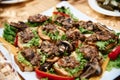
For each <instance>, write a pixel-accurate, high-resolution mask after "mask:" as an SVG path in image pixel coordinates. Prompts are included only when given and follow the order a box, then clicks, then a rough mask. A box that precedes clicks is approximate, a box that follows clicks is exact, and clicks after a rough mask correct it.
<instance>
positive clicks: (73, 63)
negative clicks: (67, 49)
mask: <svg viewBox="0 0 120 80" xmlns="http://www.w3.org/2000/svg"><path fill="white" fill-rule="evenodd" d="M57 63H58V65H59V66H61V67H69V68H75V67H77V66H79V65H80V64H79V61H77V60H76V59H75V57H73V56H67V57H63V58H61V59H60V60H58V62H57Z"/></svg>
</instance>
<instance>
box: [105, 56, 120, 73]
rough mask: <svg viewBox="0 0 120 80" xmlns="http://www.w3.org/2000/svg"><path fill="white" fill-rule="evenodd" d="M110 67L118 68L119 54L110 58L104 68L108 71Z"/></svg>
mask: <svg viewBox="0 0 120 80" xmlns="http://www.w3.org/2000/svg"><path fill="white" fill-rule="evenodd" d="M112 68H120V55H118V56H117V58H116V59H115V60H110V62H109V63H108V65H107V69H106V70H108V71H110V70H111V69H112Z"/></svg>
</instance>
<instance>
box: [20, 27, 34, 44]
mask: <svg viewBox="0 0 120 80" xmlns="http://www.w3.org/2000/svg"><path fill="white" fill-rule="evenodd" d="M20 37H21V39H22V41H23V43H27V42H29V40H31V39H32V38H33V37H34V34H33V32H32V30H31V29H30V28H26V29H25V30H24V31H21V32H20Z"/></svg>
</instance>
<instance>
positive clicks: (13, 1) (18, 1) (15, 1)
mask: <svg viewBox="0 0 120 80" xmlns="http://www.w3.org/2000/svg"><path fill="white" fill-rule="evenodd" d="M25 1H27V0H12V1H1V2H0V4H15V3H21V2H25Z"/></svg>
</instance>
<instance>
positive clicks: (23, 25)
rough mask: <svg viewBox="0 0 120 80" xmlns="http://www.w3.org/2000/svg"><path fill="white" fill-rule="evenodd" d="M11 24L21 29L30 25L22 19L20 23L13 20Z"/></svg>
mask: <svg viewBox="0 0 120 80" xmlns="http://www.w3.org/2000/svg"><path fill="white" fill-rule="evenodd" d="M10 25H11V26H13V27H15V28H17V29H18V30H20V31H21V30H24V29H25V28H27V27H28V25H27V24H25V23H24V22H21V21H19V22H18V23H15V22H11V23H10Z"/></svg>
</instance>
